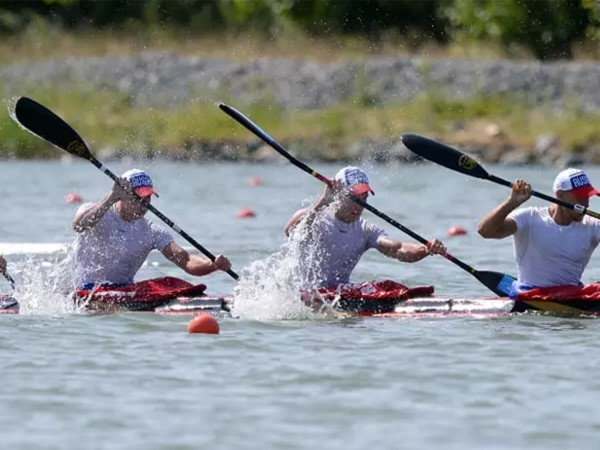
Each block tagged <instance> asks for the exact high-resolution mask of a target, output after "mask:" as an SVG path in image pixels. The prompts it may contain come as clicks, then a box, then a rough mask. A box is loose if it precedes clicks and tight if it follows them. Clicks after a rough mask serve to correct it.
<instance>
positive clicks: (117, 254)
mask: <svg viewBox="0 0 600 450" xmlns="http://www.w3.org/2000/svg"><path fill="white" fill-rule="evenodd" d="M92 206H94V204H93V203H85V204H83V205H81V206H80V207H79V209H78V211H77V214H80V213H82V212H84V211H87V210H88V209H90V208H91V207H92ZM171 242H173V237H172V236H171V234H170V233H169V232H168V231H167V230H166V229H165V228H163V227H162V226H160V225H157V224H155V223H153V222H152V221H151V220H150V219H148V218H146V217H142V218H140V219H137V220H134V221H132V222H127V221H125V220H123V219H121V217H120V216H119V215H118V214H117V211H116V209H115V207H114V206H113V207H112V208H110V209H109V210H108V211H107V212H106V214H104V216H103V217H102V218H101V219H100V221H99V222H98V223H97V224H96V226H95V227H94V228H92V229H91V230H87V231H84V232H83V233H80V234H79V236H78V238H77V243H76V248H75V278H76V282H77V286H78V287H81V286H83V285H86V284H100V283H114V284H131V283H133V278H134V276H135V274H136V273H137V271H138V270H139V269H140V267H141V266H142V264H143V263H144V261H145V260H146V257H147V256H148V254H149V253H150V252H151V251H152V250H153V249H157V250H162V249H163V248H165V247H166V246H167V245H168V244H170V243H171Z"/></svg>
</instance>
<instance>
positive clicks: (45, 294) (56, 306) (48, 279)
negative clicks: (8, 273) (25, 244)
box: [11, 246, 84, 315]
mask: <svg viewBox="0 0 600 450" xmlns="http://www.w3.org/2000/svg"><path fill="white" fill-rule="evenodd" d="M11 267H12V269H11V270H14V272H15V274H20V277H18V278H19V279H18V282H17V283H16V289H15V292H14V296H15V298H16V299H17V300H18V301H19V314H25V315H67V314H81V313H84V310H83V308H82V307H78V306H76V305H75V302H73V297H72V295H73V287H74V280H73V248H72V246H70V247H69V248H68V249H67V253H66V256H64V257H55V258H54V259H53V260H51V261H40V260H39V257H38V258H36V257H34V256H30V257H28V258H27V259H25V260H23V261H21V262H17V263H15V264H13V265H11Z"/></svg>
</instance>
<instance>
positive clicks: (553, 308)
mask: <svg viewBox="0 0 600 450" xmlns="http://www.w3.org/2000/svg"><path fill="white" fill-rule="evenodd" d="M95 306H96V307H94V308H88V310H89V311H90V312H91V313H105V314H106V313H118V312H151V313H152V312H153V313H155V314H163V315H194V314H201V313H211V314H214V315H218V316H224V317H231V309H232V307H233V299H232V297H230V296H220V295H201V296H196V297H180V298H175V299H171V300H169V301H165V302H163V303H162V304H158V305H148V304H145V305H144V307H143V308H142V307H140V305H137V304H135V303H133V304H131V305H119V306H118V307H115V305H102V307H100V308H98V307H97V306H98V305H97V304H96V305H95ZM310 306H313V307H314V306H316V308H314V309H319V308H318V307H320V306H321V307H322V306H323V304H322V302H320V303H316V304H313V305H310ZM334 309H337V310H339V311H342V312H346V313H350V314H354V315H356V316H361V317H443V316H478V317H493V316H505V315H509V314H513V313H522V312H530V311H538V312H543V313H549V314H560V315H587V316H589V315H595V316H598V315H600V301H598V300H561V301H547V300H540V301H515V300H511V299H509V298H505V297H452V296H426V297H416V298H411V299H407V300H399V301H398V300H397V301H396V302H391V301H389V299H388V300H386V301H385V302H378V301H377V300H371V301H366V300H364V299H357V300H353V301H346V302H341V303H338V304H336V305H335V307H334ZM18 313H19V303H18V301H17V300H16V299H15V298H14V297H12V296H11V295H6V294H5V295H2V294H0V314H18Z"/></svg>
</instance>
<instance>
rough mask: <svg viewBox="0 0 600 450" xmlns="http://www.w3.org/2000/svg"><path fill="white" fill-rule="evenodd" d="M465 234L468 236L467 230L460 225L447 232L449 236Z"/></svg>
mask: <svg viewBox="0 0 600 450" xmlns="http://www.w3.org/2000/svg"><path fill="white" fill-rule="evenodd" d="M465 234H467V230H465V229H464V228H463V227H461V226H460V225H455V226H453V227H450V228H448V231H446V235H447V236H463V235H465Z"/></svg>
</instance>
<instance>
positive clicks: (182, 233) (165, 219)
mask: <svg viewBox="0 0 600 450" xmlns="http://www.w3.org/2000/svg"><path fill="white" fill-rule="evenodd" d="M87 160H88V161H89V162H91V163H92V164H93V165H94V166H96V167H97V168H98V169H100V170H101V171H102V172H104V173H105V174H106V175H108V176H109V177H110V178H111V179H112V180H113V181H115V182H117V183H119V182H120V181H121V179H120V178H119V177H117V176H116V175H115V174H114V173H113V172H111V171H110V169H108V168H106V167H105V166H104V164H102V163H101V162H100V161H98V159H96V157H95V156H94V155H92V154H91V153H90V154H89V155H87ZM133 195H134V196H135V199H136V200H138V201H139V202H140V203H142V204H143V205H144V206H146V207H148V210H150V211H152V213H153V214H154V215H155V216H157V217H158V218H159V219H160V220H162V221H163V222H164V223H166V224H167V225H168V226H169V227H171V228H172V229H173V230H174V231H175V232H177V233H178V234H179V235H180V236H181V237H183V238H184V239H185V240H186V241H188V242H189V243H190V244H192V245H193V246H194V247H196V248H197V249H198V250H200V251H201V252H202V253H204V255H206V257H207V258H208V259H210V260H211V261H213V262H214V261H215V259H216V257H215V255H213V254H212V252H211V251H210V250H208V249H207V248H206V247H204V246H203V245H202V244H200V243H199V242H198V241H196V240H195V239H194V238H193V237H191V236H190V235H189V234H187V233H186V232H185V231H184V230H182V229H181V228H179V226H177V224H176V223H175V222H173V221H172V220H171V219H169V218H168V217H167V216H165V215H164V214H163V213H161V212H160V211H159V210H158V209H157V208H155V207H154V206H153V205H152V204H150V203H147V202H145V201H144V199H143V198H142V197H140V196H139V195H137V194H136V193H135V192H133ZM227 273H228V274H229V276H231V277H232V278H233V279H234V280H239V276H238V274H237V273H235V272H234V271H233V270H231V269H229V270H228V271H227Z"/></svg>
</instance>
